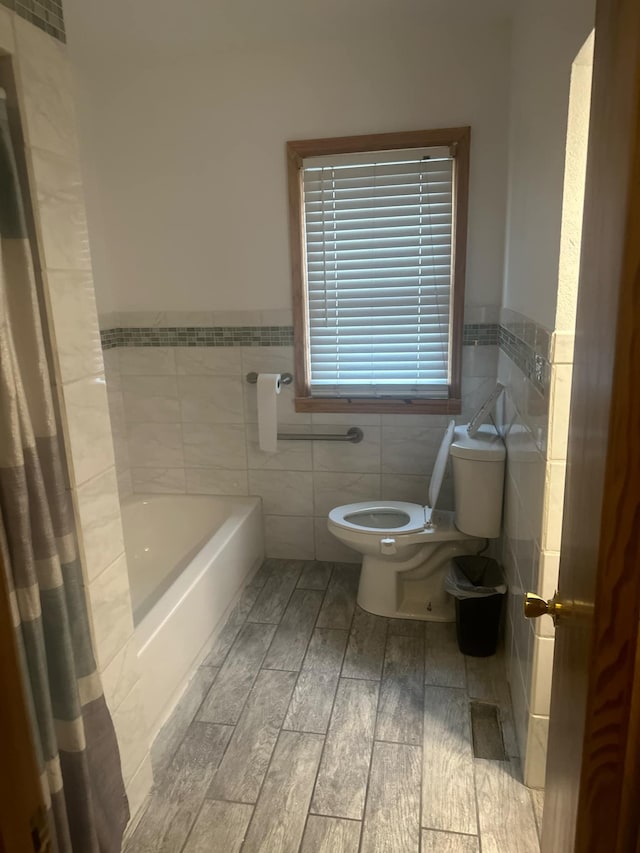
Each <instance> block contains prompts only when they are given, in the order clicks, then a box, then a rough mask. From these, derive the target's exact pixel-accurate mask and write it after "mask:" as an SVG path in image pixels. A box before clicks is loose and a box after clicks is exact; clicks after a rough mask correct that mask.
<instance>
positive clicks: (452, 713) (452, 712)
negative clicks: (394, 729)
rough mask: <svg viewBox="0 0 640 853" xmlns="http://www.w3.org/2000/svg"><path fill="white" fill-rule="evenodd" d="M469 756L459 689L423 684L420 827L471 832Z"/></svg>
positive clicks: (473, 821)
mask: <svg viewBox="0 0 640 853" xmlns="http://www.w3.org/2000/svg"><path fill="white" fill-rule="evenodd" d="M473 761H474V759H473V747H472V744H471V731H470V727H469V708H468V702H467V697H466V695H465V693H464V691H462V690H458V689H454V688H450V687H431V686H427V687H425V700H424V741H423V775H422V825H423V826H425V827H429V828H432V829H444V830H449V831H450V832H462V833H467V834H468V835H473V833H474V832H475V831H476V829H477V816H476V800H475V784H474V766H473ZM505 849H507V848H505Z"/></svg>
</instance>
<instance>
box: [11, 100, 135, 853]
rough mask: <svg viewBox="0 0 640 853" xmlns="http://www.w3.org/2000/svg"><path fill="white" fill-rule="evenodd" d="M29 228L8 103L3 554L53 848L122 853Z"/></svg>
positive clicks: (112, 760)
mask: <svg viewBox="0 0 640 853" xmlns="http://www.w3.org/2000/svg"><path fill="white" fill-rule="evenodd" d="M25 222H26V219H25V215H24V205H23V198H22V194H21V188H20V183H19V180H18V173H17V169H16V161H15V156H14V149H13V148H12V143H11V136H10V131H9V122H8V118H7V108H6V102H5V101H4V100H0V555H1V557H2V563H3V565H4V570H5V573H6V575H7V585H8V589H9V590H10V599H11V601H10V604H11V610H12V613H13V619H14V625H15V629H16V636H17V640H18V648H19V652H20V656H21V663H22V670H23V674H24V686H25V694H26V697H27V704H28V705H29V707H30V711H31V717H32V729H33V734H34V741H35V746H36V752H37V756H38V761H39V765H40V770H41V779H42V787H43V790H44V796H45V800H46V802H47V806H48V814H49V823H50V831H51V836H52V842H53V843H52V849H53V850H54V851H59V853H117V852H118V851H119V850H120V847H121V841H122V833H123V830H124V827H125V825H126V822H127V820H128V817H129V809H128V804H127V799H126V795H125V792H124V785H123V781H122V773H121V767H120V756H119V752H118V745H117V741H116V738H115V733H114V729H113V723H112V721H111V717H110V716H109V711H108V709H107V705H106V702H105V699H104V696H103V693H102V686H101V683H100V677H99V675H98V672H97V669H96V663H95V659H94V655H93V650H92V644H91V634H90V631H89V621H88V614H87V606H86V600H85V591H84V583H83V577H82V570H81V566H80V561H79V558H78V548H77V542H76V534H75V527H74V518H73V510H72V505H71V500H70V493H69V491H68V488H67V482H66V476H65V468H64V462H63V456H62V450H61V440H60V437H59V435H58V434H57V425H56V416H55V409H54V406H53V399H52V392H51V384H50V378H49V369H48V365H47V358H46V350H45V347H44V342H43V331H42V324H41V320H40V311H39V302H38V294H37V290H36V285H35V276H34V270H33V265H32V260H31V251H30V245H29V239H28V235H27V230H26V227H25Z"/></svg>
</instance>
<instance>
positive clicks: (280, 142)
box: [69, 3, 510, 311]
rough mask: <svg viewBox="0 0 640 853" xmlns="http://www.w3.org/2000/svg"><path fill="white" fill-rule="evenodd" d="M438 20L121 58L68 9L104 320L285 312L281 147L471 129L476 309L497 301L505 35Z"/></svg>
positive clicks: (503, 28)
mask: <svg viewBox="0 0 640 853" xmlns="http://www.w3.org/2000/svg"><path fill="white" fill-rule="evenodd" d="M429 20H430V19H429V17H428V15H427V14H425V16H423V18H422V25H421V26H419V27H418V26H416V27H414V28H413V29H411V30H409V31H407V30H406V29H404V30H403V29H399V28H398V27H397V26H391V27H389V26H388V23H387V24H385V26H384V27H382V26H381V27H380V28H379V31H378V33H377V34H376V35H369V36H367V37H363V38H357V37H354V36H347V35H344V36H343V37H336V38H335V39H334V40H332V41H326V40H325V41H318V40H314V38H313V33H311V32H308V31H306V32H296V33H294V32H293V29H292V30H291V32H290V33H289V37H288V40H283V41H282V42H280V43H270V44H263V45H262V46H257V47H256V46H254V47H253V48H251V49H249V48H246V49H244V50H243V49H240V48H238V49H236V50H234V51H231V52H226V53H225V52H220V51H217V52H209V53H207V54H202V53H201V54H200V55H198V56H191V57H188V56H187V57H182V58H179V59H166V60H165V61H161V60H160V59H158V58H157V57H155V58H154V57H153V56H152V55H151V54H143V53H137V54H135V56H133V59H132V58H131V57H129V59H127V58H126V57H123V56H119V58H118V61H117V62H114V61H113V57H111V61H107V60H106V59H104V58H102V59H101V58H100V55H99V54H98V53H96V54H92V53H91V51H87V50H86V45H84V46H83V47H84V48H85V49H83V50H79V49H74V48H78V43H77V41H76V43H75V45H74V39H73V34H74V31H77V30H78V28H77V27H76V29H75V30H74V4H73V3H71V4H70V11H69V27H70V33H71V39H70V49H71V52H72V55H74V56H75V57H76V76H77V79H78V85H79V113H80V123H81V128H82V136H83V139H82V142H83V150H84V155H85V164H86V184H87V204H88V210H89V224H90V230H91V237H92V245H94V246H96V250H94V256H95V266H96V287H97V290H98V294H99V303H100V306H99V307H100V309H101V310H102V311H111V310H182V311H184V310H212V309H217V310H238V309H242V310H246V309H281V308H286V307H287V306H288V305H289V303H290V295H289V288H290V285H289V280H290V275H289V256H288V231H287V196H286V177H285V154H284V143H285V141H286V140H287V139H296V138H305V137H314V136H334V135H343V134H358V133H368V132H383V131H397V130H410V129H419V128H429V127H443V126H451V125H466V124H469V125H471V126H472V134H473V136H472V165H471V217H470V226H469V263H468V278H467V288H468V290H467V303H468V304H494V305H498V304H499V302H500V291H501V280H502V265H503V252H504V250H503V245H504V208H505V187H506V157H507V101H508V84H509V80H508V64H509V40H510V31H509V25H508V24H507V23H505V22H504V21H500V20H493V21H481V20H480V21H479V20H473V21H465V20H463V19H462V20H461V21H457V22H456V21H453V20H449V21H447V20H445V19H442V18H437V19H436V20H437V23H436V24H433V25H431V26H430V25H429ZM325 38H326V36H325ZM145 57H146V59H145ZM103 249H104V251H103Z"/></svg>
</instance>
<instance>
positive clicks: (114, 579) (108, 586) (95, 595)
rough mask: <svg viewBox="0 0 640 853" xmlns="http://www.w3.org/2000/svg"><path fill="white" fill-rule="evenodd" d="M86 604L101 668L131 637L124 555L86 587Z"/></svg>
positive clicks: (127, 580) (129, 604)
mask: <svg viewBox="0 0 640 853" xmlns="http://www.w3.org/2000/svg"><path fill="white" fill-rule="evenodd" d="M89 602H90V604H91V610H92V614H93V631H94V637H95V647H96V655H97V657H98V661H99V663H100V668H101V669H104V668H105V667H106V666H107V664H108V663H109V662H110V661H111V660H112V659H113V658H114V657H115V655H116V654H117V653H118V652H119V651H120V650H121V649H122V648H123V647H124V646H125V645H126V643H127V641H128V639H129V637H131V635H132V634H133V619H132V615H131V599H130V597H129V576H128V574H127V561H126V558H125V556H124V554H121V555H120V556H119V557H118V558H117V559H116V560H115V561H114V562H113V563H112V564H111V565H110V566H109V567H108V568H106V569H105V570H104V571H103V572H101V573H100V574H99V575H98V576H97V577H96V578H95V579H94V580H93V581H92V582H91V583H90V584H89ZM141 760H142V759H141Z"/></svg>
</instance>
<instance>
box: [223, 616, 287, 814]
mask: <svg viewBox="0 0 640 853" xmlns="http://www.w3.org/2000/svg"><path fill="white" fill-rule="evenodd" d="M266 628H267V626H266V625H263V626H262V627H261V630H263V631H264V630H266ZM295 681H296V673H294V672H284V671H282V670H263V671H262V672H261V673H260V674H259V675H258V678H257V679H256V683H255V685H254V687H253V689H252V691H251V693H250V695H249V698H248V700H247V704H246V706H245V709H244V711H243V712H242V716H241V717H240V720H239V721H238V725H237V726H236V730H235V733H234V735H233V737H232V738H231V742H230V743H229V747H228V749H227V751H226V753H225V755H224V758H223V759H222V762H221V763H220V767H219V770H218V772H217V773H216V776H215V778H214V779H213V782H212V783H211V786H210V788H209V792H208V794H207V796H208V797H209V798H210V799H223V800H233V801H235V802H240V803H255V802H256V801H257V799H258V795H259V793H260V788H261V786H262V782H263V780H264V777H265V774H266V772H267V768H268V766H269V762H270V761H271V755H272V753H273V749H274V747H275V745H276V741H277V739H278V732H279V730H280V727H281V726H282V723H283V721H284V717H285V714H286V710H287V705H288V704H289V700H290V699H291V694H292V693H293V688H294V685H295Z"/></svg>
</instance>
